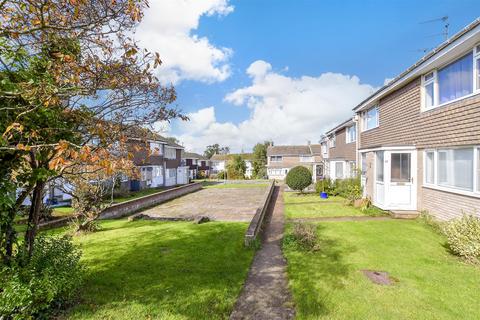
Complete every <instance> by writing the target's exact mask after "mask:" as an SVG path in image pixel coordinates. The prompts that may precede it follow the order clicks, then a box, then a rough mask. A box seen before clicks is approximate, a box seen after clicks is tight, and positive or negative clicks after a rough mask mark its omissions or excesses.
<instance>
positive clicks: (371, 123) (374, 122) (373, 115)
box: [363, 106, 378, 131]
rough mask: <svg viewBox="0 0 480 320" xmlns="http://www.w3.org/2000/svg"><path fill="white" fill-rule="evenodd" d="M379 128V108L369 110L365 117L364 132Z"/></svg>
mask: <svg viewBox="0 0 480 320" xmlns="http://www.w3.org/2000/svg"><path fill="white" fill-rule="evenodd" d="M376 127H378V107H377V106H375V107H373V108H370V109H368V110H367V111H366V112H365V113H364V116H363V131H366V130H370V129H373V128H376Z"/></svg>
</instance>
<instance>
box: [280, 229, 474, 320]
mask: <svg viewBox="0 0 480 320" xmlns="http://www.w3.org/2000/svg"><path fill="white" fill-rule="evenodd" d="M289 230H291V225H289V226H288V227H287V232H289ZM317 233H318V236H319V242H320V245H321V249H320V251H317V252H314V253H308V252H301V251H298V250H297V249H295V248H293V246H287V245H285V247H284V254H285V256H286V258H287V260H288V276H289V281H290V287H291V289H292V292H293V296H294V300H295V304H296V310H297V319H478V318H479V315H480V304H479V303H478V297H479V294H480V268H478V267H474V266H471V265H467V264H465V263H463V262H461V261H460V260H459V259H458V258H456V257H454V256H452V255H451V254H450V253H449V252H448V250H447V249H446V248H445V239H444V238H443V237H442V236H441V235H439V234H437V233H435V232H434V231H432V229H430V228H429V227H427V226H425V225H424V224H422V223H420V222H418V221H403V220H388V221H364V222H323V223H318V224H317ZM362 269H370V270H379V271H387V272H389V273H390V275H391V276H392V277H394V278H396V279H397V280H398V282H397V283H395V284H394V285H393V286H381V285H377V284H373V283H372V282H370V281H369V280H368V279H367V278H366V277H365V276H364V275H363V274H362V273H361V272H360V270H362Z"/></svg>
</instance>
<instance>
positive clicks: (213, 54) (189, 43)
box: [135, 0, 233, 84]
mask: <svg viewBox="0 0 480 320" xmlns="http://www.w3.org/2000/svg"><path fill="white" fill-rule="evenodd" d="M232 11H233V6H231V5H229V4H228V0H152V1H150V8H148V9H147V10H146V12H145V17H144V19H143V21H142V22H141V24H140V26H139V28H138V29H137V31H136V35H135V38H136V39H137V40H139V42H140V46H142V47H145V48H147V49H149V50H150V51H154V52H158V53H159V54H160V57H161V59H162V61H163V64H162V66H161V67H160V68H159V69H158V70H159V71H158V76H159V78H160V80H161V81H162V82H163V83H173V84H176V83H178V82H180V81H182V80H196V81H202V82H208V83H209V82H215V81H223V80H225V79H226V78H228V77H229V76H230V66H229V64H228V60H229V58H230V56H231V54H232V50H231V49H229V48H223V47H217V46H215V45H213V44H212V43H210V41H209V40H208V38H206V37H199V36H198V35H196V34H195V33H194V32H195V30H196V29H198V25H199V21H200V18H201V17H202V16H220V17H221V16H225V15H228V14H229V13H230V12H232Z"/></svg>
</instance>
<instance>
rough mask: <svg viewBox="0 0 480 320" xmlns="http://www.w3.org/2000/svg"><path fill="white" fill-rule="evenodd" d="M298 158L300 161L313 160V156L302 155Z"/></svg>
mask: <svg viewBox="0 0 480 320" xmlns="http://www.w3.org/2000/svg"><path fill="white" fill-rule="evenodd" d="M299 160H300V162H313V157H312V156H305V155H302V156H300V157H299Z"/></svg>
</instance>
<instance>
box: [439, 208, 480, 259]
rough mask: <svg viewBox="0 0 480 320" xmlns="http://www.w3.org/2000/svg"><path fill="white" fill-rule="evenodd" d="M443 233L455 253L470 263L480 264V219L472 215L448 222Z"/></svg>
mask: <svg viewBox="0 0 480 320" xmlns="http://www.w3.org/2000/svg"><path fill="white" fill-rule="evenodd" d="M443 232H444V233H445V236H446V237H447V242H448V245H449V247H450V249H451V250H452V252H453V253H455V254H456V255H458V256H460V257H463V258H465V259H466V260H467V261H468V262H472V263H477V264H478V263H480V219H479V218H477V217H475V216H472V215H465V214H464V215H463V216H462V217H461V218H458V219H454V220H451V221H448V222H446V223H445V224H444V226H443Z"/></svg>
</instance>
